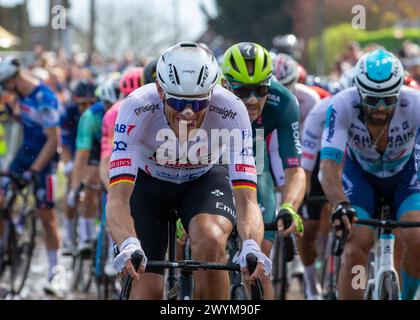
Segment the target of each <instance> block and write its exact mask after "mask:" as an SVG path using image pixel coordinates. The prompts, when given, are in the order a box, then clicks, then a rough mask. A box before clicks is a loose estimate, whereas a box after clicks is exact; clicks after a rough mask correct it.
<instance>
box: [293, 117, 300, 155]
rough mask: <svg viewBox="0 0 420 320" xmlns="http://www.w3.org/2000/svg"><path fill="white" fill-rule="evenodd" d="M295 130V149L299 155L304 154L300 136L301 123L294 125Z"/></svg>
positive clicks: (296, 122) (294, 123)
mask: <svg viewBox="0 0 420 320" xmlns="http://www.w3.org/2000/svg"><path fill="white" fill-rule="evenodd" d="M292 130H293V141H294V143H295V148H296V150H297V152H298V153H302V145H301V144H300V134H299V121H295V122H293V123H292Z"/></svg>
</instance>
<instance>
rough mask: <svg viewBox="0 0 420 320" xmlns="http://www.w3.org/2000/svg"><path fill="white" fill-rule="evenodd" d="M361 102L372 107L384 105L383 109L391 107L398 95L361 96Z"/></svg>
mask: <svg viewBox="0 0 420 320" xmlns="http://www.w3.org/2000/svg"><path fill="white" fill-rule="evenodd" d="M362 101H363V104H364V105H365V106H367V107H369V108H372V109H378V107H379V105H380V104H383V105H384V108H385V109H392V108H394V107H395V106H396V105H397V102H398V96H397V95H394V96H387V97H375V96H362Z"/></svg>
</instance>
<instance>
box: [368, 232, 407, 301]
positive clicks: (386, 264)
mask: <svg viewBox="0 0 420 320" xmlns="http://www.w3.org/2000/svg"><path fill="white" fill-rule="evenodd" d="M379 240H380V251H379V252H378V253H379V269H378V270H375V271H376V272H375V277H374V278H373V279H370V280H369V282H370V283H372V284H373V283H374V284H375V287H374V292H373V299H374V300H378V299H379V295H380V290H381V281H382V278H383V276H384V275H385V273H393V274H394V275H395V279H396V280H397V287H398V292H400V287H399V279H398V274H397V272H396V270H395V268H394V243H395V237H394V235H393V234H392V233H387V232H386V233H383V234H381V236H380V237H379ZM375 260H377V259H375ZM376 268H378V267H376Z"/></svg>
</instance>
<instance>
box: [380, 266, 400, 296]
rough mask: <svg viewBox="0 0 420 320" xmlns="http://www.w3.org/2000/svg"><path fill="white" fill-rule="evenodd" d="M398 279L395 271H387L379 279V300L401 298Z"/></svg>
mask: <svg viewBox="0 0 420 320" xmlns="http://www.w3.org/2000/svg"><path fill="white" fill-rule="evenodd" d="M399 291H400V290H399V287H398V280H397V277H396V276H395V273H393V272H385V273H384V274H383V275H382V278H381V280H380V281H379V294H378V298H379V300H399V298H400V297H399Z"/></svg>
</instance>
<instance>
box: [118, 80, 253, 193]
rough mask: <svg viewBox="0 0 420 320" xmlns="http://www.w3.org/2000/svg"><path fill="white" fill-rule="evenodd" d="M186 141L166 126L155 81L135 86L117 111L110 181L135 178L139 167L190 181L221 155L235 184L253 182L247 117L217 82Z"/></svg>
mask: <svg viewBox="0 0 420 320" xmlns="http://www.w3.org/2000/svg"><path fill="white" fill-rule="evenodd" d="M180 135H181V134H180ZM230 135H232V136H233V135H234V136H235V138H234V139H233V138H232V139H230ZM184 141H186V142H185V143H180V141H179V139H178V138H177V137H176V136H175V133H174V132H173V130H172V129H171V128H170V126H169V124H168V120H167V119H166V116H165V113H164V104H163V102H162V100H161V99H160V97H159V95H158V92H157V89H156V85H155V84H149V85H146V86H143V87H141V88H139V89H137V90H136V91H134V92H133V93H132V94H131V95H130V96H128V97H127V98H126V99H125V100H124V101H123V104H122V106H121V109H120V111H119V112H118V117H117V122H116V126H115V132H114V148H113V153H112V157H111V163H110V185H113V184H116V183H119V182H128V183H134V181H135V179H136V176H137V171H138V169H139V168H140V169H141V170H143V171H144V172H146V173H147V174H149V175H151V176H152V177H155V178H157V179H159V180H164V181H169V182H173V183H177V184H180V183H184V182H188V181H192V180H195V179H197V178H198V177H200V176H202V175H203V174H205V173H206V172H208V171H209V170H210V169H211V168H212V166H213V164H214V163H216V162H218V160H219V158H220V156H222V155H223V156H222V159H225V160H226V159H228V164H229V172H230V177H227V178H230V180H231V182H232V185H233V188H234V189H236V188H252V189H255V188H256V182H257V178H256V168H255V162H254V157H253V148H252V131H251V123H250V120H249V116H248V113H247V110H246V108H245V106H244V104H243V103H242V101H241V100H240V99H238V98H237V97H236V96H235V95H234V94H232V93H231V92H229V91H228V90H226V89H224V88H222V87H221V86H216V87H215V89H214V90H213V94H212V97H211V104H210V107H209V108H208V110H207V113H206V115H205V116H204V120H203V122H202V125H201V127H200V129H199V130H197V132H196V134H195V135H194V136H190V137H188V141H187V139H184ZM225 151H226V152H225ZM227 156H229V157H228V158H225V157H227ZM140 183H141V182H140Z"/></svg>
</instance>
